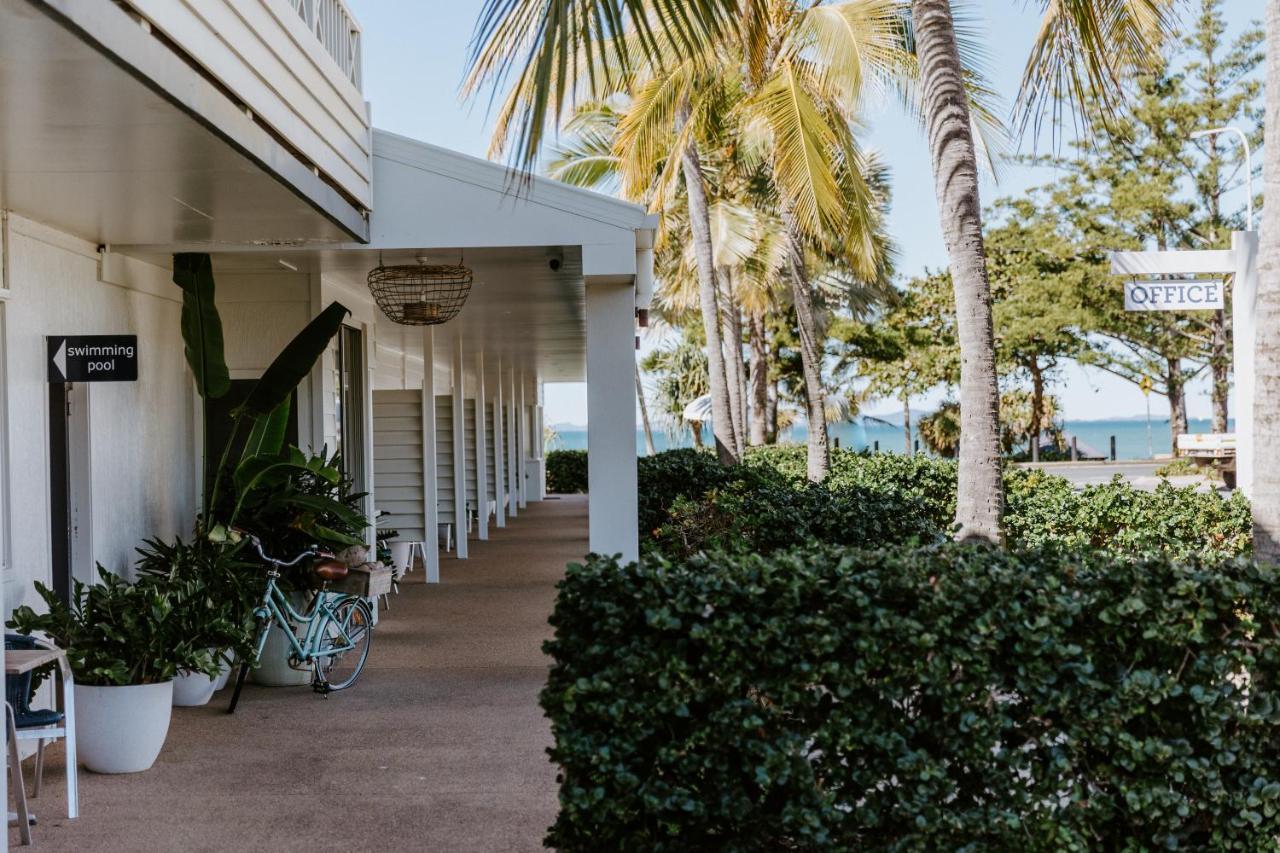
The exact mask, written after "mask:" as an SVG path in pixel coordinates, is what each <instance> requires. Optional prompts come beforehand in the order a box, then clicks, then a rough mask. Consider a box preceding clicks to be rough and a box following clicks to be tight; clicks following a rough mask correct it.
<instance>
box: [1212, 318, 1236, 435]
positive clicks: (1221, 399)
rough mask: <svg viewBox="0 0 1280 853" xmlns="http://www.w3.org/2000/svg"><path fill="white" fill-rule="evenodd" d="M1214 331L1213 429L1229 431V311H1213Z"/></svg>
mask: <svg viewBox="0 0 1280 853" xmlns="http://www.w3.org/2000/svg"><path fill="white" fill-rule="evenodd" d="M1210 328H1211V329H1212V331H1213V348H1212V350H1211V354H1210V356H1209V369H1210V370H1211V372H1212V373H1213V392H1212V398H1213V427H1212V429H1213V431H1214V432H1226V431H1227V398H1228V395H1229V394H1230V389H1231V376H1230V371H1231V352H1230V349H1229V344H1228V342H1227V312H1226V311H1223V310H1221V309H1219V310H1217V311H1214V312H1213V320H1212V322H1211V323H1210Z"/></svg>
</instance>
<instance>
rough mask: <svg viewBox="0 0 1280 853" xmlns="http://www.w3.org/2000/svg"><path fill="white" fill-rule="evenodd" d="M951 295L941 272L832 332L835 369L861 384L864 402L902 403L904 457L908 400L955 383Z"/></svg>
mask: <svg viewBox="0 0 1280 853" xmlns="http://www.w3.org/2000/svg"><path fill="white" fill-rule="evenodd" d="M950 291H951V279H950V277H949V276H948V275H947V274H946V273H933V274H929V275H925V276H922V277H918V278H914V279H912V280H910V281H909V282H907V284H906V287H905V289H904V290H902V291H901V292H900V293H899V294H898V297H897V298H896V299H895V300H894V301H893V303H892V304H890V305H889V306H887V307H885V308H883V309H881V310H880V311H878V312H876V313H874V314H872V315H871V316H870V317H869V318H867V319H866V320H847V321H844V322H841V323H837V324H836V326H835V327H834V328H833V329H832V334H833V336H834V337H835V339H836V340H837V341H838V342H839V343H840V344H841V347H840V351H839V353H838V358H837V361H836V371H837V372H838V373H844V372H849V373H852V374H853V375H854V376H855V377H858V378H860V379H862V380H865V381H866V385H865V386H864V388H863V390H862V396H863V397H864V398H867V399H870V398H876V397H888V398H892V399H896V400H898V401H900V402H901V403H902V421H903V423H902V426H903V433H904V441H905V445H904V447H905V451H906V452H907V453H911V452H912V443H911V398H912V397H915V396H918V395H920V394H924V393H926V392H928V391H930V390H932V389H934V388H937V387H938V386H952V385H954V384H955V383H956V381H957V380H958V379H959V373H960V359H959V349H958V347H957V345H956V338H955V319H954V318H955V309H954V302H953V300H952V298H951V293H950Z"/></svg>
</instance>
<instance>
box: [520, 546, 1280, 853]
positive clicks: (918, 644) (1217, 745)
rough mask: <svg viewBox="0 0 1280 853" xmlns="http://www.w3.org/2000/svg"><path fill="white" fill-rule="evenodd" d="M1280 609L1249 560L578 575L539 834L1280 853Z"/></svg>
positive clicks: (577, 843) (921, 556)
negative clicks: (552, 788) (546, 827)
mask: <svg viewBox="0 0 1280 853" xmlns="http://www.w3.org/2000/svg"><path fill="white" fill-rule="evenodd" d="M1277 614H1280V577H1278V576H1277V574H1276V573H1275V572H1273V571H1271V570H1265V569H1259V568H1256V567H1254V566H1253V565H1251V564H1249V563H1247V562H1245V561H1227V562H1218V563H1214V564H1212V565H1205V564H1201V563H1197V562H1189V563H1174V562H1171V561H1169V560H1167V559H1158V558H1151V559H1139V560H1131V559H1117V558H1115V557H1107V556H1104V555H1100V554H1097V553H1094V554H1092V555H1070V554H1066V553H1063V552H1062V551H1054V552H1049V553H1044V554H1040V555H1030V556H1028V555H1023V556H1017V555H1013V554H1010V553H1008V552H1002V551H998V550H994V549H989V548H982V547H975V546H960V545H955V544H950V543H948V544H946V545H942V546H933V547H925V548H898V549H889V550H841V549H831V548H817V549H811V550H800V551H794V550H787V551H781V552H778V553H777V554H775V555H774V556H772V557H767V558H766V557H761V556H759V555H740V556H733V557H729V556H724V555H721V556H717V557H714V558H709V557H703V556H699V557H695V558H694V559H692V560H691V561H689V562H688V564H687V565H685V566H681V565H673V564H670V563H667V562H665V561H663V560H660V559H649V560H646V561H645V562H644V564H643V565H634V564H633V565H630V566H620V565H617V564H616V563H614V562H612V561H609V560H603V559H598V560H595V561H593V562H590V563H589V564H587V565H575V566H571V567H570V568H569V571H568V573H567V575H566V577H565V579H564V580H563V582H562V583H561V585H560V594H559V597H558V600H557V603H556V607H555V611H554V614H553V616H552V620H551V621H552V624H553V626H554V628H555V638H554V640H552V641H551V642H549V643H548V644H547V647H546V648H547V650H548V652H549V653H550V654H551V655H552V657H553V659H554V665H553V668H552V670H551V673H550V677H549V681H548V683H547V686H546V688H545V690H544V691H543V693H542V696H541V701H542V705H543V707H544V708H545V710H546V711H547V713H548V715H549V717H550V719H551V722H552V728H553V731H554V735H555V746H554V748H553V749H552V750H551V755H552V757H553V759H554V760H555V761H556V762H557V763H558V764H559V766H560V802H561V809H560V813H559V816H558V818H557V820H556V823H555V824H554V826H553V827H552V828H551V831H550V833H549V835H548V837H547V843H548V844H549V845H553V846H556V847H558V848H560V849H563V850H570V851H575V850H582V851H587V850H590V851H595V850H624V851H625V850H635V851H662V850H712V849H714V850H818V849H823V850H831V849H839V850H854V849H896V850H934V849H937V850H1046V851H1047V850H1067V849H1076V850H1086V849H1095V848H1096V849H1110V850H1129V849H1151V848H1175V847H1184V848H1192V847H1193V848H1207V847H1208V848H1215V849H1241V850H1246V849H1248V850H1253V849H1259V850H1260V849H1275V839H1276V838H1277V836H1278V835H1280V692H1278V690H1280V625H1278V624H1277V623H1276V621H1275V618H1276V615H1277ZM1246 674H1247V675H1246ZM1242 685H1247V690H1246V689H1242Z"/></svg>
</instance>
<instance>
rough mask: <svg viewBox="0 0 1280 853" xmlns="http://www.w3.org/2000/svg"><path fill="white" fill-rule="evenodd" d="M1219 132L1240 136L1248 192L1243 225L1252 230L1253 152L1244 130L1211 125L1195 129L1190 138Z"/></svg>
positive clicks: (1247, 229) (1246, 190) (1198, 137)
mask: <svg viewBox="0 0 1280 853" xmlns="http://www.w3.org/2000/svg"><path fill="white" fill-rule="evenodd" d="M1219 133H1234V134H1235V135H1236V136H1238V137H1240V144H1241V145H1243V146H1244V181H1245V192H1247V193H1248V194H1249V204H1248V213H1247V214H1246V215H1245V221H1244V227H1245V230H1246V231H1252V230H1253V154H1252V153H1251V152H1250V151H1249V137H1247V136H1245V134H1244V131H1243V130H1241V129H1240V128H1238V127H1212V128H1209V129H1208V130H1197V131H1194V132H1193V133H1192V134H1191V138H1192V139H1200V138H1201V137H1204V136H1214V135H1216V134H1219Z"/></svg>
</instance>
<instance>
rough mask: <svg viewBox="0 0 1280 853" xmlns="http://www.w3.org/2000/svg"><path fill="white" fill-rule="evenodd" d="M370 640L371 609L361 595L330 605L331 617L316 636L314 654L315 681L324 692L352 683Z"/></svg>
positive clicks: (354, 680)
mask: <svg viewBox="0 0 1280 853" xmlns="http://www.w3.org/2000/svg"><path fill="white" fill-rule="evenodd" d="M372 642H373V612H372V611H371V610H369V605H368V604H367V603H365V600H364V599H363V598H347V599H344V600H343V601H342V602H340V603H339V604H338V606H337V607H335V608H334V615H333V618H332V619H330V620H329V622H328V624H326V625H325V627H324V632H323V634H322V636H321V637H320V641H319V649H318V651H317V652H316V656H315V673H316V683H317V684H318V685H323V686H324V687H325V689H326V690H327V691H328V692H333V691H335V690H345V689H347V688H348V687H350V686H351V685H353V684H355V683H356V679H357V678H359V677H360V671H361V670H362V669H364V662H365V661H366V660H368V658H369V646H370V644H371V643H372ZM348 643H349V644H350V647H348ZM332 649H337V650H338V651H330V650H332Z"/></svg>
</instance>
